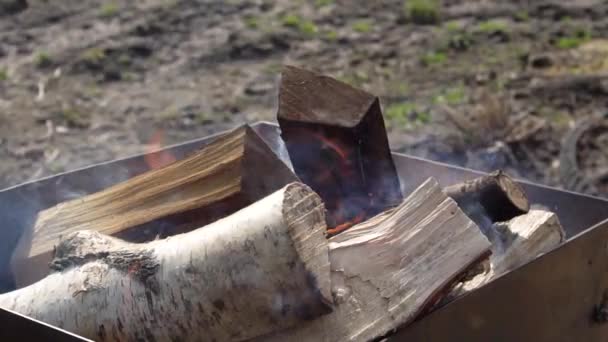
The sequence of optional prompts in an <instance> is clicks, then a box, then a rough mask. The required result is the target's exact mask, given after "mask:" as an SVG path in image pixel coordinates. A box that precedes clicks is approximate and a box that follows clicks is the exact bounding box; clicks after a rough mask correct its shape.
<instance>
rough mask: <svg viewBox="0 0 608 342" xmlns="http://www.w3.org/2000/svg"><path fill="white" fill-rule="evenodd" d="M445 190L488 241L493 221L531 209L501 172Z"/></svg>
mask: <svg viewBox="0 0 608 342" xmlns="http://www.w3.org/2000/svg"><path fill="white" fill-rule="evenodd" d="M444 191H445V193H446V194H447V195H448V196H450V197H451V198H453V199H454V200H455V201H456V202H457V203H458V205H459V206H460V208H461V209H462V210H463V211H464V212H465V213H466V214H467V215H469V217H470V218H471V219H472V220H473V221H474V222H475V223H477V225H478V226H479V227H480V228H481V229H482V231H484V233H485V234H486V236H488V238H490V240H492V238H491V227H492V224H493V223H494V222H501V221H507V220H510V219H512V218H514V217H516V216H518V215H521V214H525V213H527V212H528V210H530V203H529V201H528V198H527V196H526V194H525V192H524V190H523V188H522V187H521V186H520V185H519V184H517V183H516V182H515V181H514V180H513V179H511V177H509V176H508V175H507V174H506V173H504V172H502V171H500V170H498V171H494V172H492V173H489V174H487V175H485V176H481V177H479V178H475V179H473V180H469V181H466V182H463V183H459V184H454V185H451V186H448V187H446V188H445V189H444Z"/></svg>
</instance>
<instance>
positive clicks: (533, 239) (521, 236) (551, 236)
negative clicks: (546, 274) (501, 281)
mask: <svg viewBox="0 0 608 342" xmlns="http://www.w3.org/2000/svg"><path fill="white" fill-rule="evenodd" d="M494 231H496V232H497V233H498V238H497V239H495V240H494V241H493V243H492V256H491V257H490V267H491V268H490V270H488V271H487V272H485V273H482V274H479V275H477V276H476V277H474V278H473V279H471V280H470V281H466V282H463V283H460V284H458V285H457V286H456V287H455V288H454V290H453V291H452V292H451V293H450V295H449V296H448V297H447V298H446V299H445V302H447V301H450V300H452V299H454V298H456V297H458V296H460V295H462V294H464V293H466V292H469V291H472V290H474V289H476V288H478V287H480V286H482V285H484V284H487V283H488V282H490V281H491V280H493V279H495V278H496V277H498V276H500V275H501V274H504V273H506V272H508V271H511V270H514V269H516V268H517V267H519V266H521V265H523V264H525V263H526V262H528V261H530V260H532V259H534V258H535V257H537V256H539V255H541V254H543V253H546V252H548V251H550V250H551V249H553V248H555V247H557V246H559V244H561V243H562V242H563V241H564V238H565V233H564V230H563V228H562V226H561V225H560V223H559V220H558V219H557V216H556V215H555V214H554V213H552V212H549V211H544V210H531V211H530V212H529V213H527V214H525V215H521V216H517V217H515V218H513V219H511V220H509V221H507V222H500V223H496V224H494Z"/></svg>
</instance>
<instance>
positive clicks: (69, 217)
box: [12, 126, 297, 286]
mask: <svg viewBox="0 0 608 342" xmlns="http://www.w3.org/2000/svg"><path fill="white" fill-rule="evenodd" d="M295 180H297V177H296V176H295V175H294V174H293V173H292V172H291V171H290V170H289V168H288V167H287V166H286V165H285V164H284V163H283V162H282V161H281V160H280V159H278V157H276V156H275V154H274V153H273V152H272V151H271V150H270V148H269V147H268V146H267V145H266V143H264V141H263V140H262V139H261V138H260V137H259V136H258V135H257V134H256V133H255V132H254V131H253V130H252V129H250V128H249V127H246V126H244V127H240V128H237V129H235V130H233V131H232V132H230V133H228V134H226V135H224V136H221V137H219V138H218V139H217V140H215V141H214V142H212V143H211V144H209V145H207V146H205V147H204V148H202V149H201V150H200V151H198V152H196V153H195V154H193V155H192V156H190V157H188V158H185V159H183V160H180V161H177V162H175V163H173V164H170V165H168V166H167V167H164V168H161V169H157V170H153V171H149V172H146V173H144V174H142V175H140V176H137V177H134V178H132V179H130V180H128V181H126V182H123V183H120V184H117V185H115V186H112V187H110V188H108V189H106V190H104V191H101V192H98V193H95V194H91V195H88V196H85V197H83V198H79V199H76V200H72V201H69V202H64V203H61V204H59V205H57V206H55V207H52V208H50V209H47V210H44V211H42V212H40V213H39V214H38V218H37V221H36V223H35V225H34V227H33V229H31V230H30V231H26V232H24V234H23V236H22V237H21V240H20V244H21V247H19V248H17V252H18V253H19V254H16V255H14V256H13V262H12V264H13V270H14V274H15V278H16V282H17V285H19V286H23V285H27V284H30V283H32V282H33V281H36V280H38V279H41V278H42V277H44V276H45V275H46V274H47V270H48V266H47V265H48V263H49V262H50V260H51V259H52V251H53V248H54V246H55V245H56V244H57V243H58V242H59V238H60V237H61V236H66V235H68V234H69V233H72V232H75V231H79V230H92V231H98V232H100V233H103V234H107V235H114V236H117V237H120V238H122V239H126V240H129V241H134V242H143V241H150V240H153V239H155V238H157V237H161V238H162V237H166V236H170V235H173V234H176V233H182V232H186V231H189V230H191V229H195V228H198V227H201V226H203V225H205V224H208V223H211V222H213V221H215V220H216V219H218V218H221V217H224V216H226V215H228V214H231V213H233V212H235V211H237V210H238V209H241V208H243V207H245V206H246V205H248V204H251V203H253V202H255V201H256V200H258V199H260V198H262V197H264V196H266V195H268V194H270V193H272V192H273V191H276V190H278V189H280V188H281V187H283V186H284V185H286V184H288V183H290V182H293V181H295Z"/></svg>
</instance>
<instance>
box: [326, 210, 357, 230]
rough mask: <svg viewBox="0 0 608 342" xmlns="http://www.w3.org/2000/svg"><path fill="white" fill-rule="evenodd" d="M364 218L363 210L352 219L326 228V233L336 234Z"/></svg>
mask: <svg viewBox="0 0 608 342" xmlns="http://www.w3.org/2000/svg"><path fill="white" fill-rule="evenodd" d="M363 219H365V212H363V211H362V212H360V213H358V214H357V216H355V217H354V218H353V219H352V220H350V221H347V222H344V223H341V224H339V225H337V226H335V227H333V228H327V234H329V235H336V234H338V233H340V232H343V231H345V230H347V229H348V228H350V227H352V226H354V225H356V224H357V223H361V222H362V221H363Z"/></svg>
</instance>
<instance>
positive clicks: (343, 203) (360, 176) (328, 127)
mask: <svg viewBox="0 0 608 342" xmlns="http://www.w3.org/2000/svg"><path fill="white" fill-rule="evenodd" d="M277 117H278V121H279V125H280V126H281V137H282V138H283V140H285V143H286V146H287V150H288V152H289V156H290V159H291V162H292V164H293V167H294V170H295V172H296V174H297V175H298V177H300V179H301V180H302V181H303V182H304V183H306V184H308V185H309V186H310V187H311V188H312V189H313V190H315V191H316V192H317V193H318V194H319V195H320V196H321V198H323V200H324V201H325V204H326V207H327V210H328V215H327V220H328V226H330V227H336V226H340V225H341V224H343V223H344V222H349V221H350V222H356V221H361V220H363V219H364V218H369V217H371V216H373V215H375V214H377V213H379V212H381V211H383V210H385V209H387V208H389V207H393V206H396V205H398V204H399V203H400V202H401V200H402V199H403V196H402V194H401V189H400V184H399V178H398V176H397V172H396V169H395V166H394V164H393V160H392V157H391V153H390V149H389V145H388V138H387V136H386V129H385V126H384V120H383V118H382V111H381V109H380V102H379V100H378V98H377V97H375V96H373V95H372V94H369V93H367V92H365V91H363V90H360V89H356V88H354V87H351V86H350V85H348V84H346V83H343V82H340V81H337V80H335V79H333V78H331V77H328V76H324V75H319V74H316V73H314V72H311V71H307V70H304V69H300V68H296V67H293V66H286V67H285V68H284V70H283V74H282V80H281V86H280V90H279V109H278V114H277Z"/></svg>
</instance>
